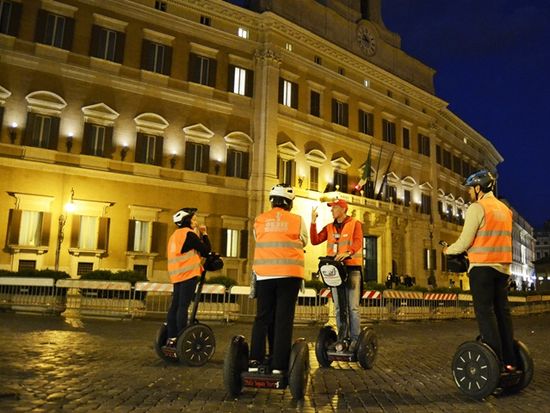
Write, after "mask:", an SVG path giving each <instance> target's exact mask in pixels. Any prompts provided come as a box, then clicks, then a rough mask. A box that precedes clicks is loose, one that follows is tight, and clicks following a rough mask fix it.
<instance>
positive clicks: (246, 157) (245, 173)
mask: <svg viewBox="0 0 550 413" xmlns="http://www.w3.org/2000/svg"><path fill="white" fill-rule="evenodd" d="M249 159H250V156H249V153H248V152H244V153H243V165H242V174H241V178H244V179H248V163H249Z"/></svg>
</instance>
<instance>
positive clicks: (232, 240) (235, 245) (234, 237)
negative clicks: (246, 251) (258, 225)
mask: <svg viewBox="0 0 550 413" xmlns="http://www.w3.org/2000/svg"><path fill="white" fill-rule="evenodd" d="M226 231H227V238H226V245H225V256H226V257H238V256H239V231H238V230H236V229H226Z"/></svg>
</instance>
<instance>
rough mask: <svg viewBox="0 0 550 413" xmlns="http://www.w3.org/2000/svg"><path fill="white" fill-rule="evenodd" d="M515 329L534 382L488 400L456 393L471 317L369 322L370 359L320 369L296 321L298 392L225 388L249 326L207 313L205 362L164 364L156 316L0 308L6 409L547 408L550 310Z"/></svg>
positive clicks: (0, 389) (0, 397)
mask: <svg viewBox="0 0 550 413" xmlns="http://www.w3.org/2000/svg"><path fill="white" fill-rule="evenodd" d="M514 323H515V328H516V336H517V337H518V338H519V339H521V340H522V341H523V342H525V343H526V344H527V346H528V347H529V348H530V350H531V353H532V356H533V358H534V360H535V377H534V379H533V382H532V383H531V385H530V386H529V387H528V388H527V389H526V390H525V391H524V392H522V393H520V394H518V395H515V396H502V397H498V398H497V397H490V398H489V399H488V400H487V401H485V402H477V401H474V400H470V399H468V398H466V397H465V396H463V395H462V394H461V393H459V391H458V389H457V388H456V387H455V384H454V382H453V379H452V374H451V369H450V364H451V359H452V356H453V354H454V351H455V349H456V347H457V346H458V345H459V344H460V343H461V342H462V341H465V340H469V339H472V338H474V337H475V336H476V335H477V326H476V324H475V321H473V320H456V321H441V322H433V321H432V322H407V323H395V322H384V323H380V324H376V325H375V326H374V328H375V330H376V332H377V335H378V342H379V353H378V358H377V360H376V364H375V367H374V369H372V370H369V371H365V370H362V369H361V368H360V367H359V366H358V365H357V364H355V363H335V364H333V367H331V368H330V369H320V368H319V367H318V364H317V361H316V359H315V353H314V351H313V344H314V341H315V338H316V335H317V332H318V329H319V327H311V326H308V327H300V326H296V327H295V330H294V331H295V336H296V337H297V336H304V337H306V339H307V340H309V342H310V349H311V351H310V360H311V365H312V369H311V375H310V382H309V386H308V389H307V392H306V397H305V400H304V401H303V402H300V403H296V402H294V401H292V397H291V395H290V391H289V390H288V389H287V390H285V391H280V390H279V391H276V390H256V389H245V391H244V393H243V395H242V396H241V397H240V398H239V399H237V400H234V399H231V398H228V396H227V394H226V392H225V390H224V387H223V379H222V369H223V357H224V353H225V349H226V348H227V344H228V342H229V340H230V338H231V337H232V336H233V335H235V334H244V335H245V336H247V337H250V330H251V325H250V324H241V323H237V324H222V323H209V325H210V326H211V327H212V328H213V330H214V333H215V336H216V341H217V349H216V354H215V355H214V357H213V359H212V360H211V362H209V363H208V364H207V365H205V366H203V367H200V368H189V367H183V366H180V365H176V366H173V365H166V364H165V363H164V362H162V361H161V360H159V359H158V358H157V357H156V355H155V352H154V350H153V347H152V341H153V338H154V336H155V331H156V329H157V328H158V326H159V323H158V322H154V321H143V320H133V321H113V320H98V319H84V320H82V321H80V320H68V319H67V320H66V319H64V318H63V317H51V316H31V315H20V314H13V313H0V366H1V367H0V411H1V412H27V411H33V412H57V411H64V412H92V411H98V412H112V413H114V412H159V413H160V412H163V413H169V412H190V413H191V412H205V413H206V412H239V413H244V412H281V411H303V412H351V411H353V412H363V411H366V412H495V411H496V412H510V411H513V412H514V413H517V412H533V411H539V412H543V411H548V406H550V391H549V388H548V386H549V385H548V383H550V360H549V357H548V343H550V329H549V328H548V326H549V325H550V314H545V315H538V316H529V317H515V318H514Z"/></svg>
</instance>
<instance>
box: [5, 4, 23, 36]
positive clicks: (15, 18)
mask: <svg viewBox="0 0 550 413" xmlns="http://www.w3.org/2000/svg"><path fill="white" fill-rule="evenodd" d="M20 20H21V3H14V2H11V1H6V0H0V33H4V34H7V35H10V36H17V35H18V34H19V22H20Z"/></svg>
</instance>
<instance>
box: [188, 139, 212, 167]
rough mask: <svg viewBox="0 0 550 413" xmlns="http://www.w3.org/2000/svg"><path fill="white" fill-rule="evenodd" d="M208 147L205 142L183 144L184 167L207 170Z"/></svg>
mask: <svg viewBox="0 0 550 413" xmlns="http://www.w3.org/2000/svg"><path fill="white" fill-rule="evenodd" d="M209 156H210V147H209V146H208V145H206V144H202V143H196V142H187V143H186V144H185V169H186V170H188V171H195V172H208V166H209Z"/></svg>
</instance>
